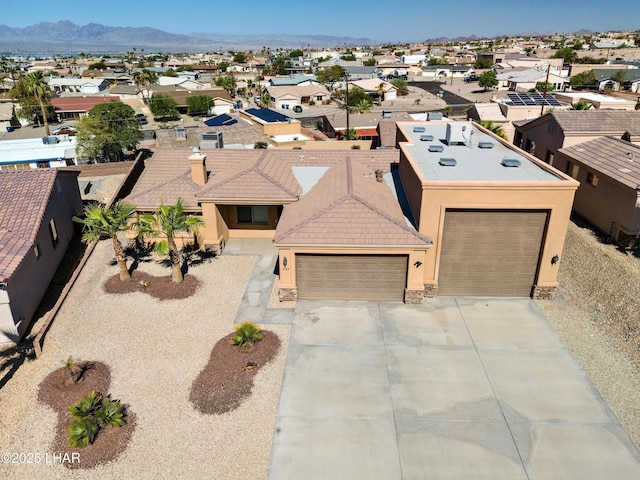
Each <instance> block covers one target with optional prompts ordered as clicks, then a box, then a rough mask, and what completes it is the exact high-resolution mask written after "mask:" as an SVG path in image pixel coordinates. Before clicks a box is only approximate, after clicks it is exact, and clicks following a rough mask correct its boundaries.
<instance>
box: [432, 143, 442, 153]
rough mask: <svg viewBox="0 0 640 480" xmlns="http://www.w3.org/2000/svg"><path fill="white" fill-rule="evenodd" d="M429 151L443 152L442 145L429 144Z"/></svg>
mask: <svg viewBox="0 0 640 480" xmlns="http://www.w3.org/2000/svg"><path fill="white" fill-rule="evenodd" d="M429 151H430V152H443V151H444V147H443V146H442V145H429Z"/></svg>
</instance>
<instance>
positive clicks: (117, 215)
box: [73, 202, 136, 281]
mask: <svg viewBox="0 0 640 480" xmlns="http://www.w3.org/2000/svg"><path fill="white" fill-rule="evenodd" d="M135 213H136V210H135V208H134V207H133V205H129V204H128V203H120V202H118V203H115V204H114V205H113V206H112V207H111V208H107V207H106V206H105V205H103V204H101V203H92V204H90V205H87V206H85V207H84V215H83V217H73V220H74V222H78V223H80V224H82V241H83V242H84V243H87V244H89V243H93V242H97V241H98V240H100V239H102V238H111V242H112V243H113V252H114V253H115V256H116V262H117V264H118V269H119V271H120V280H122V281H126V280H129V279H130V278H131V275H130V274H129V269H128V268H127V256H126V254H125V251H124V248H123V247H122V244H121V243H120V240H118V233H119V232H124V231H128V230H131V229H132V228H134V223H133V222H132V220H133V218H134V216H135Z"/></svg>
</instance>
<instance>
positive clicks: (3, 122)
mask: <svg viewBox="0 0 640 480" xmlns="http://www.w3.org/2000/svg"><path fill="white" fill-rule="evenodd" d="M19 124H20V122H19V121H18V119H17V118H16V116H15V111H14V107H13V103H12V102H4V103H0V130H1V131H11V130H12V129H13V127H14V126H17V125H19Z"/></svg>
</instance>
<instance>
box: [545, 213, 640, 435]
mask: <svg viewBox="0 0 640 480" xmlns="http://www.w3.org/2000/svg"><path fill="white" fill-rule="evenodd" d="M559 282H560V292H559V294H558V295H556V298H554V299H553V300H551V301H538V305H539V306H540V308H541V309H542V311H543V312H544V313H545V315H546V316H547V318H548V319H549V321H550V322H551V324H552V325H553V326H554V327H555V329H556V330H557V332H558V333H559V335H560V337H561V338H562V340H563V342H564V343H565V345H566V346H567V347H568V348H569V349H570V350H571V352H572V353H573V355H574V356H575V358H576V359H577V360H578V362H579V363H580V365H581V366H582V368H583V369H584V371H585V372H586V373H587V375H589V377H590V378H591V381H592V383H593V384H594V385H595V387H596V388H597V389H598V391H599V392H600V395H602V397H603V398H604V400H605V401H606V402H607V404H608V405H609V407H610V408H611V410H612V411H613V413H614V414H615V415H616V417H618V420H619V421H620V423H621V424H622V426H623V427H624V428H625V430H626V431H627V433H628V434H629V436H630V437H631V439H632V440H633V441H634V442H635V444H636V445H637V446H638V447H640V258H637V257H635V256H633V255H632V254H630V253H624V252H621V251H619V250H618V249H617V248H616V246H615V245H609V244H604V243H602V242H600V241H599V239H598V237H596V236H595V235H594V233H593V232H592V231H591V230H590V229H588V228H582V227H580V226H578V225H576V224H574V223H570V224H569V231H568V233H567V239H566V242H565V248H564V253H563V257H562V261H561V264H560V272H559Z"/></svg>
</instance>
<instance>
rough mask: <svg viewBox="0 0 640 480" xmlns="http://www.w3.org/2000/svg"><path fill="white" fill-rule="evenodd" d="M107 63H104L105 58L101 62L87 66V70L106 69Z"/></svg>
mask: <svg viewBox="0 0 640 480" xmlns="http://www.w3.org/2000/svg"><path fill="white" fill-rule="evenodd" d="M106 69H107V65H106V64H105V63H104V60H100V61H99V62H95V63H92V64H91V65H89V66H88V67H87V70H106Z"/></svg>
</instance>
